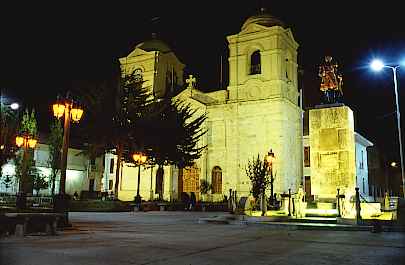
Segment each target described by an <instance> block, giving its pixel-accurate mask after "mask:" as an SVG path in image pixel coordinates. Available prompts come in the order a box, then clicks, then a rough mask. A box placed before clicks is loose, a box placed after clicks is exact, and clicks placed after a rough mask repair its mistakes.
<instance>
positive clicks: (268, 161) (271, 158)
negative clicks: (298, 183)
mask: <svg viewBox="0 0 405 265" xmlns="http://www.w3.org/2000/svg"><path fill="white" fill-rule="evenodd" d="M274 161H276V157H275V156H274V153H273V150H272V149H270V152H268V153H267V155H266V157H265V163H266V165H267V169H268V171H269V173H270V203H271V205H273V202H274V198H273V183H274V177H273V163H274Z"/></svg>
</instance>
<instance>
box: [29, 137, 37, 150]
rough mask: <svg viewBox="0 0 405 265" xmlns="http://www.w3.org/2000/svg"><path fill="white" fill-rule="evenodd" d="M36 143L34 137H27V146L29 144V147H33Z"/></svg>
mask: <svg viewBox="0 0 405 265" xmlns="http://www.w3.org/2000/svg"><path fill="white" fill-rule="evenodd" d="M36 144H37V140H36V139H33V138H29V139H28V146H29V147H30V148H32V149H34V148H35V145H36Z"/></svg>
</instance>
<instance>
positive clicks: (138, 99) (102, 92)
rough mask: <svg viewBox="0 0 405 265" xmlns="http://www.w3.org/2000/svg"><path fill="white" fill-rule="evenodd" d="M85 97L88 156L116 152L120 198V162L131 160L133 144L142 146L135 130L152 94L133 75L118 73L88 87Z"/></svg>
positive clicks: (116, 193)
mask: <svg viewBox="0 0 405 265" xmlns="http://www.w3.org/2000/svg"><path fill="white" fill-rule="evenodd" d="M117 75H119V76H117ZM83 99H84V102H85V103H86V104H85V105H86V106H87V108H86V109H88V113H87V115H86V117H87V120H85V121H84V122H83V124H86V127H85V128H84V133H85V135H86V140H87V142H88V143H89V148H88V149H89V150H88V151H89V156H90V157H91V158H94V157H96V156H98V155H101V154H104V153H106V152H108V151H113V152H114V153H115V154H116V155H117V164H116V178H115V186H114V194H115V196H116V197H118V187H119V180H120V169H121V163H122V162H123V161H125V160H127V161H128V160H130V159H131V158H130V157H131V151H132V149H133V146H134V145H136V146H141V145H142V144H141V142H140V141H139V139H138V138H137V137H136V134H137V132H136V131H137V130H138V127H137V126H138V125H139V120H140V119H141V118H143V115H144V113H145V111H146V106H147V105H148V104H150V103H151V100H152V97H151V94H150V93H149V92H148V89H147V88H144V87H142V82H139V80H137V79H136V78H135V76H134V74H130V75H126V76H122V74H121V72H116V73H115V74H114V75H113V76H112V78H110V79H109V80H105V81H103V82H101V83H99V84H98V85H97V86H93V87H90V88H88V89H87V90H86V93H85V94H84V95H83Z"/></svg>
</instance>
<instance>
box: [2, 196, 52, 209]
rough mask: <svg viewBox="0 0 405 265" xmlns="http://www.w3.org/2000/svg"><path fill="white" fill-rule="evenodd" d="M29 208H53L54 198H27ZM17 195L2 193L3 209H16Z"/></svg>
mask: <svg viewBox="0 0 405 265" xmlns="http://www.w3.org/2000/svg"><path fill="white" fill-rule="evenodd" d="M26 199H27V207H29V208H31V207H40V208H52V207H53V198H52V196H26ZM16 200H17V195H15V194H9V193H0V206H3V207H15V206H16Z"/></svg>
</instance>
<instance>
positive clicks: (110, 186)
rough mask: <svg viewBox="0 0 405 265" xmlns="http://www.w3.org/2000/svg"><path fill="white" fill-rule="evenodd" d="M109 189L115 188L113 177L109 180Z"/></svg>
mask: <svg viewBox="0 0 405 265" xmlns="http://www.w3.org/2000/svg"><path fill="white" fill-rule="evenodd" d="M108 189H109V190H112V189H113V180H112V179H110V180H109V181H108Z"/></svg>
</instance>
